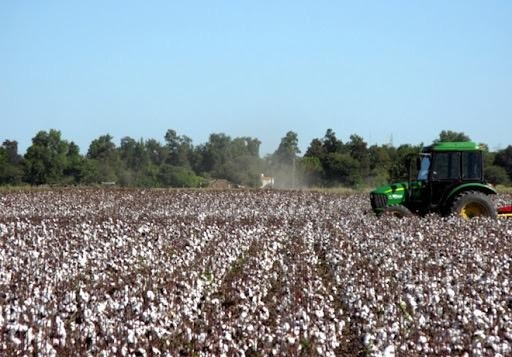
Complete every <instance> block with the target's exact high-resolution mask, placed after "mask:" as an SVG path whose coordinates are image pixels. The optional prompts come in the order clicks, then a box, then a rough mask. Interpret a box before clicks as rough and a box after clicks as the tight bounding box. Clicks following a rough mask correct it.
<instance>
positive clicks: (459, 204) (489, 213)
mask: <svg viewBox="0 0 512 357" xmlns="http://www.w3.org/2000/svg"><path fill="white" fill-rule="evenodd" d="M451 212H452V213H453V214H455V215H457V216H460V217H462V218H464V219H470V218H473V217H491V218H496V217H497V216H496V208H495V207H494V204H493V203H492V201H491V200H490V199H489V197H488V196H487V195H486V194H484V193H482V192H477V191H466V192H463V193H461V194H460V195H458V196H457V197H456V198H455V200H454V201H453V203H452V206H451Z"/></svg>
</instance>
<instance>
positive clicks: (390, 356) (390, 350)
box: [383, 345, 395, 357]
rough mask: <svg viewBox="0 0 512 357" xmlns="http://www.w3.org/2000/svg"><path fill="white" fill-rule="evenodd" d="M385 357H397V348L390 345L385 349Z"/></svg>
mask: <svg viewBox="0 0 512 357" xmlns="http://www.w3.org/2000/svg"><path fill="white" fill-rule="evenodd" d="M383 356H384V357H395V346H394V345H389V346H387V347H386V348H385V349H384V354H383Z"/></svg>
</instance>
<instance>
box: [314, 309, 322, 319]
mask: <svg viewBox="0 0 512 357" xmlns="http://www.w3.org/2000/svg"><path fill="white" fill-rule="evenodd" d="M315 315H316V317H318V318H319V319H321V318H323V317H324V310H316V311H315Z"/></svg>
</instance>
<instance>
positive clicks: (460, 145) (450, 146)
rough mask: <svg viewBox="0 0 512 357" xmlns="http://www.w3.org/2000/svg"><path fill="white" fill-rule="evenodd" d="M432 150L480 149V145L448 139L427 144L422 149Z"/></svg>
mask: <svg viewBox="0 0 512 357" xmlns="http://www.w3.org/2000/svg"><path fill="white" fill-rule="evenodd" d="M432 151H482V147H480V145H478V144H477V143H474V142H471V141H460V142H453V141H450V142H439V143H435V144H433V145H432V146H427V147H425V148H424V149H423V152H432Z"/></svg>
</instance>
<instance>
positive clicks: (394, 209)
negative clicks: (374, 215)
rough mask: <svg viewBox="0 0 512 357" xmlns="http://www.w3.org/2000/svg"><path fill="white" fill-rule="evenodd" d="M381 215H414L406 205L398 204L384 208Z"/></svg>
mask: <svg viewBox="0 0 512 357" xmlns="http://www.w3.org/2000/svg"><path fill="white" fill-rule="evenodd" d="M379 216H380V217H383V216H384V217H397V218H404V217H409V216H412V212H411V211H409V209H408V208H407V207H405V206H402V205H397V206H389V207H386V208H384V210H383V211H382V212H381V213H380V215H379Z"/></svg>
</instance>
